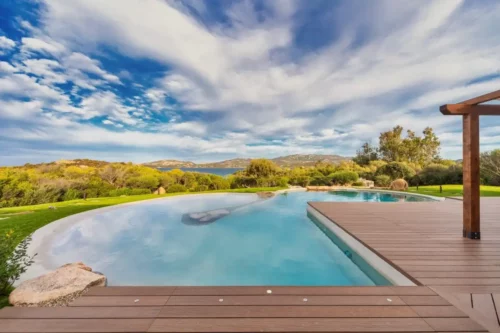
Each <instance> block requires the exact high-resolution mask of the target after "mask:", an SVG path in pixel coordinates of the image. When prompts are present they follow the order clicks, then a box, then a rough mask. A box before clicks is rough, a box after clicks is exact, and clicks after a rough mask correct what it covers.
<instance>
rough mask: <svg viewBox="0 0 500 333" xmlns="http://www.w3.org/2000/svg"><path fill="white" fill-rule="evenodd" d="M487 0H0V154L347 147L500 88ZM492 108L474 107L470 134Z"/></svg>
mask: <svg viewBox="0 0 500 333" xmlns="http://www.w3.org/2000/svg"><path fill="white" fill-rule="evenodd" d="M498 31H500V2H499V1H495V0H491V1H490V0H482V1H473V0H470V1H460V0H421V1H412V0H409V1H405V0H397V1H394V0H388V1H383V0H377V1H365V0H345V1H340V0H339V1H330V0H302V1H301V0H273V1H265V0H262V1H257V0H256V1H229V0H210V1H201V0H192V1H181V0H172V1H167V0H106V1H102V0H71V1H68V0H2V1H0V165H22V164H24V163H27V162H30V163H39V162H48V161H54V160H58V159H74V158H92V159H99V160H107V161H132V162H146V161H152V160H159V159H179V160H191V161H195V162H208V161H217V160H223V159H229V158H237V157H277V156H283V155H288V154H314V153H319V154H339V155H344V156H353V155H354V154H355V152H356V150H357V149H358V148H359V147H360V146H361V144H362V143H363V142H366V141H368V142H371V143H374V144H376V143H377V141H378V135H379V133H380V132H382V131H386V130H389V129H391V128H392V127H394V126H396V125H401V126H403V127H404V128H405V129H412V130H414V131H417V132H421V131H422V130H423V129H424V128H425V127H427V126H431V127H432V128H434V130H435V132H436V133H437V134H438V136H439V138H440V139H441V143H442V149H441V155H442V156H443V157H446V158H460V157H461V151H462V148H461V140H462V139H461V118H460V117H456V116H443V115H441V114H440V112H439V105H441V104H446V103H454V102H459V101H461V100H464V99H467V98H470V97H474V96H477V95H480V94H483V93H487V92H490V91H493V90H498V89H500V57H499V54H500V35H499V34H498ZM494 148H500V117H482V118H481V150H482V151H486V150H491V149H494Z"/></svg>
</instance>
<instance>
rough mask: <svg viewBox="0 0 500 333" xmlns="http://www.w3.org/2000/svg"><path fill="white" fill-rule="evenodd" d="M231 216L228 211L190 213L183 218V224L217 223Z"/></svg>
mask: <svg viewBox="0 0 500 333" xmlns="http://www.w3.org/2000/svg"><path fill="white" fill-rule="evenodd" d="M229 214H231V211H230V210H228V209H216V210H210V211H207V212H200V213H188V214H184V215H183V216H182V223H184V224H187V225H204V224H209V223H212V222H215V221H217V220H218V219H220V218H222V217H224V216H227V215H229Z"/></svg>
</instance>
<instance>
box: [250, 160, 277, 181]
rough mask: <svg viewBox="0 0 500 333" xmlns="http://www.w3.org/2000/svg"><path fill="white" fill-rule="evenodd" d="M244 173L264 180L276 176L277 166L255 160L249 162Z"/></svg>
mask: <svg viewBox="0 0 500 333" xmlns="http://www.w3.org/2000/svg"><path fill="white" fill-rule="evenodd" d="M245 172H246V174H247V175H248V176H253V177H257V178H266V177H270V176H274V175H275V174H277V173H278V166H277V165H276V164H274V163H273V162H272V161H270V160H266V159H255V160H251V161H250V164H249V165H248V166H247V167H246V169H245Z"/></svg>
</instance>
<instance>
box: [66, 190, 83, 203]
mask: <svg viewBox="0 0 500 333" xmlns="http://www.w3.org/2000/svg"><path fill="white" fill-rule="evenodd" d="M82 197H83V194H82V192H80V191H78V190H75V189H73V188H70V189H69V190H67V191H66V193H64V196H63V201H66V200H75V199H80V198H82Z"/></svg>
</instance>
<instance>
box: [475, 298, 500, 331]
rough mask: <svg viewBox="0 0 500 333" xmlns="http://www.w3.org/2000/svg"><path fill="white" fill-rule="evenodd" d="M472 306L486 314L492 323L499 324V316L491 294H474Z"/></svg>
mask: <svg viewBox="0 0 500 333" xmlns="http://www.w3.org/2000/svg"><path fill="white" fill-rule="evenodd" d="M472 307H473V309H474V310H476V311H479V312H480V313H481V314H482V315H483V316H485V317H486V318H487V319H488V321H489V322H490V323H493V324H496V325H498V317H497V312H496V309H495V304H494V302H493V296H492V295H491V294H472Z"/></svg>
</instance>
